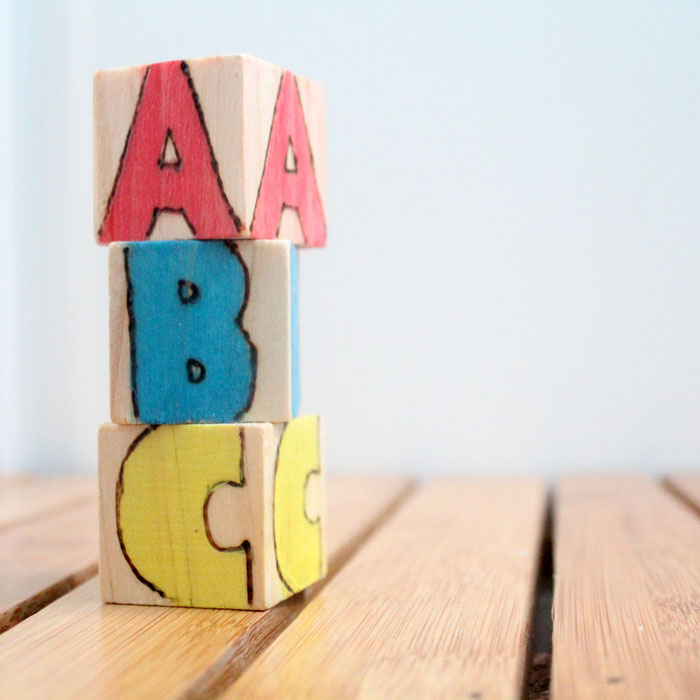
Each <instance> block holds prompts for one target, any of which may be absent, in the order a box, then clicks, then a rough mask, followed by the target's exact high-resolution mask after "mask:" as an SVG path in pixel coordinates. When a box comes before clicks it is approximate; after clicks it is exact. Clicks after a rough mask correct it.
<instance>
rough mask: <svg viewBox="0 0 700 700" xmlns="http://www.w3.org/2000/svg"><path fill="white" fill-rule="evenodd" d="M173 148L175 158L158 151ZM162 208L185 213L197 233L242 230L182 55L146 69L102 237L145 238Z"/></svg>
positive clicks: (213, 235)
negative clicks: (175, 159) (174, 159)
mask: <svg viewBox="0 0 700 700" xmlns="http://www.w3.org/2000/svg"><path fill="white" fill-rule="evenodd" d="M174 144H177V146H176V147H175V146H174ZM174 148H176V150H175V151H174V152H175V153H176V155H177V163H172V162H170V161H168V160H167V159H165V158H163V155H164V154H167V153H168V152H170V151H171V150H173V149H174ZM162 211H167V212H176V213H180V214H182V216H183V217H184V218H185V221H186V222H187V225H188V226H189V228H190V230H191V231H192V234H193V236H194V237H195V238H237V237H239V233H240V228H241V224H240V221H239V219H238V217H237V216H236V215H235V213H234V211H233V207H232V206H231V205H230V204H229V201H228V198H227V197H226V193H225V192H224V189H223V185H222V183H221V178H220V177H219V166H218V164H217V162H216V158H215V157H214V152H213V150H212V147H211V143H210V141H209V134H208V133H207V128H206V125H205V123H204V115H203V114H202V110H201V108H200V106H199V97H198V96H197V93H196V91H195V89H194V85H193V83H192V80H191V78H190V73H189V68H188V66H187V64H186V63H185V62H184V61H182V62H179V61H171V62H168V63H157V64H154V65H152V66H149V67H148V68H147V69H146V73H145V75H144V78H143V83H142V85H141V92H140V94H139V100H138V102H137V104H136V110H135V112H134V117H133V121H132V123H131V128H130V129H129V133H128V135H127V137H126V143H125V145H124V151H123V152H122V156H121V159H120V161H119V168H118V169H117V175H116V177H115V179H114V185H113V186H112V193H111V194H110V197H109V201H108V202H107V210H106V212H105V217H104V220H103V222H102V226H101V227H100V232H99V234H98V236H99V239H100V242H101V243H109V242H111V241H141V240H144V239H147V238H148V237H149V236H150V234H151V231H152V230H153V227H154V226H155V223H156V220H157V218H158V214H159V213H160V212H162Z"/></svg>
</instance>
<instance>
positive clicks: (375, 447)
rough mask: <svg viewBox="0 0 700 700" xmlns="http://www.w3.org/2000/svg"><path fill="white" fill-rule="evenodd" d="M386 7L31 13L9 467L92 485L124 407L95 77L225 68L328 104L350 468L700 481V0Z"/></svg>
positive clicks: (340, 381)
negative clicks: (114, 406)
mask: <svg viewBox="0 0 700 700" xmlns="http://www.w3.org/2000/svg"><path fill="white" fill-rule="evenodd" d="M378 5H380V4H379V3H376V2H371V3H364V4H361V3H356V2H353V3H334V2H323V3H322V2H318V3H313V4H310V3H298V2H278V3H268V2H250V3H242V2H230V1H227V2H197V3H194V2H189V3H182V2H173V1H172V0H162V1H156V2H150V3H145V2H119V3H115V2H106V1H105V2H88V0H84V1H78V0H75V1H73V2H66V3H64V4H60V3H55V2H46V3H43V4H42V3H36V2H35V3H31V2H22V3H19V2H18V3H16V5H15V13H14V18H13V19H12V25H11V29H12V30H13V33H14V47H15V49H14V54H15V64H14V70H13V75H12V78H13V81H14V87H13V88H12V91H13V94H14V106H13V110H14V111H13V113H12V116H13V118H14V120H15V129H16V130H15V132H14V134H13V143H14V146H13V148H14V162H13V164H12V173H13V181H14V184H15V186H16V196H15V197H14V199H13V202H14V211H15V223H14V230H15V231H16V234H15V238H14V242H15V246H16V254H15V255H14V256H13V260H14V261H15V264H14V267H13V269H14V270H15V272H16V274H17V275H18V278H19V280H18V282H17V284H16V285H15V286H13V288H14V290H15V297H16V304H15V305H13V308H15V309H16V314H15V316H14V320H13V322H12V323H10V324H9V325H7V326H6V327H9V328H13V331H12V333H10V334H8V333H5V332H4V333H3V344H4V350H3V353H4V354H3V357H4V356H5V354H7V347H8V342H7V337H6V336H10V338H14V339H15V340H16V343H13V347H15V348H17V350H18V353H17V356H16V357H17V363H18V371H17V372H13V373H12V377H14V381H11V382H10V380H6V379H3V383H5V382H6V381H7V382H8V385H9V384H10V383H11V384H12V387H11V388H10V389H11V390H12V391H14V392H15V395H16V396H17V401H16V410H10V409H8V408H3V411H4V412H5V415H4V419H3V422H2V431H3V437H2V441H1V442H3V443H5V444H7V445H12V444H14V455H15V456H14V457H12V459H8V458H7V457H5V463H4V465H3V467H4V468H5V469H8V468H10V467H15V466H21V467H23V468H30V467H33V468H46V469H59V468H68V467H75V468H83V469H92V468H94V456H93V455H94V445H95V431H96V427H97V424H98V423H99V422H100V421H101V420H106V419H107V416H108V388H107V357H106V348H107V337H106V336H107V325H106V251H104V250H101V249H98V248H97V247H96V246H94V245H93V244H92V242H91V230H92V224H91V222H92V219H91V206H92V205H91V167H92V164H91V156H90V150H91V115H90V99H91V96H90V95H91V93H90V91H91V85H90V79H91V74H92V72H93V71H94V70H95V69H97V68H101V67H108V66H114V65H126V64H132V63H144V62H148V61H152V60H163V59H169V58H181V57H190V56H197V55H206V54H215V53H224V52H228V53H231V52H247V53H251V54H253V55H256V56H259V57H262V58H265V59H268V60H271V61H274V62H278V63H281V64H283V65H285V66H287V67H289V68H292V69H293V70H296V71H298V72H301V73H304V74H307V75H309V76H312V77H314V78H317V79H319V80H321V81H322V82H323V83H325V85H326V88H327V97H328V114H329V128H328V137H329V148H328V156H329V192H330V205H329V212H328V221H329V246H328V248H327V249H326V250H325V251H305V252H304V253H303V254H302V255H301V324H302V335H301V350H302V385H303V390H302V395H303V400H302V409H303V410H305V411H309V412H310V411H318V412H320V413H322V414H323V416H324V418H325V419H326V421H325V422H326V428H327V440H326V445H327V453H328V456H329V461H330V466H331V469H336V470H351V469H357V470H367V469H376V470H393V471H398V470H410V471H413V472H415V473H423V474H425V473H427V472H429V471H433V470H439V471H445V470H450V471H463V470H470V471H487V470H488V471H491V470H499V471H520V470H529V471H534V470H537V471H541V472H544V473H548V474H552V473H554V472H555V471H557V470H559V469H564V468H566V469H569V468H588V467H604V466H613V467H638V468H642V469H649V470H660V469H664V468H668V467H673V468H686V467H691V466H694V465H696V464H700V42H699V41H698V37H699V36H700V4H698V3H696V2H677V3H653V4H652V3H644V2H639V1H637V2H622V3H614V4H613V3H604V2H566V3H557V2H549V3H537V2H534V3H532V2H528V3H524V2H517V3H516V2H513V3H487V2H480V3H470V4H467V3H436V2H430V3H427V2H426V3H407V2H385V3H381V5H380V7H378ZM6 142H7V138H6V137H5V143H6ZM3 269H5V268H4V267H3ZM13 324H14V325H13ZM3 376H4V375H3ZM4 389H5V387H4V386H3V390H4ZM8 390H9V389H8ZM13 405H15V404H14V403H13ZM10 432H11V437H8V436H10ZM3 449H5V450H7V448H3ZM8 454H9V453H8ZM17 455H19V457H17Z"/></svg>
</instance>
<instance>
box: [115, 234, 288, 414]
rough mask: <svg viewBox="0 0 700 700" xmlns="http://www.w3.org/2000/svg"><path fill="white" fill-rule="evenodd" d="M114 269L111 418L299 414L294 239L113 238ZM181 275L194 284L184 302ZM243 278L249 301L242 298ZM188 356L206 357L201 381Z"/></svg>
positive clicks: (246, 298) (203, 358)
mask: <svg viewBox="0 0 700 700" xmlns="http://www.w3.org/2000/svg"><path fill="white" fill-rule="evenodd" d="M127 261H128V262H127ZM108 265H109V367H110V413H111V418H112V421H113V422H114V423H119V424H121V423H144V424H151V423H158V424H161V423H174V424H178V423H222V422H223V423H234V422H239V421H245V422H253V421H269V422H284V421H288V420H290V419H291V418H292V417H293V416H294V415H295V414H296V411H297V404H298V394H299V386H298V384H299V382H298V372H297V371H296V368H297V367H298V343H297V342H296V338H297V329H298V321H297V319H298V311H297V297H298V293H297V292H298V280H297V277H298V275H297V269H298V262H297V251H296V249H295V247H294V246H292V245H291V244H290V243H289V242H287V241H239V242H238V243H237V244H236V245H235V247H231V246H230V245H229V244H224V243H221V242H213V243H212V242H207V243H202V242H200V241H188V242H183V241H178V242H174V243H173V242H167V241H166V242H160V243H153V244H151V245H144V244H133V243H132V244H128V243H123V244H120V243H114V244H112V245H110V247H109V261H108ZM127 266H128V268H129V269H130V273H129V275H127ZM154 268H155V269H154ZM139 271H140V272H139ZM182 278H187V281H188V282H190V283H194V284H195V285H196V288H197V294H198V296H197V297H196V298H195V299H196V301H195V302H194V303H192V304H189V303H182V302H181V300H180V299H178V294H179V292H180V288H179V285H178V282H179V281H182ZM244 279H245V287H246V290H247V291H246V297H245V300H243V297H237V296H236V295H237V294H238V293H240V291H241V290H242V289H243V287H244V282H243V280H244ZM236 290H239V291H238V292H237V291H236ZM234 299H235V300H237V301H235V302H234ZM242 303H244V305H245V306H244V308H243V309H242V307H241V305H240V304H242ZM231 304H233V306H231ZM241 309H242V318H241V319H240V321H238V320H237V315H238V313H239V312H240V311H241ZM223 319H228V323H223ZM238 323H240V327H239V325H238ZM243 333H245V336H243ZM154 339H155V341H156V344H155V346H154V345H153V340H154ZM248 353H251V354H250V355H249V354H248ZM188 356H190V357H198V358H200V359H202V360H204V364H205V368H206V378H205V380H204V382H203V383H202V384H198V385H197V386H196V387H193V384H192V383H191V382H189V381H188V379H187V374H186V371H185V360H186V358H187V357H188ZM144 359H146V360H147V363H144ZM209 360H212V364H210V363H209ZM251 362H252V363H253V365H254V368H255V369H254V370H253V369H252V368H251ZM146 364H147V365H148V366H146ZM137 367H138V373H137V374H134V370H135V368H137ZM137 378H138V381H137ZM234 389H235V390H234Z"/></svg>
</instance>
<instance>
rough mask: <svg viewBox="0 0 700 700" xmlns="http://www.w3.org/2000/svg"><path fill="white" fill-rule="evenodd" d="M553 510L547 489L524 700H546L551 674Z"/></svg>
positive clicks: (552, 498) (550, 494) (550, 496)
mask: <svg viewBox="0 0 700 700" xmlns="http://www.w3.org/2000/svg"><path fill="white" fill-rule="evenodd" d="M553 511H554V494H553V493H552V491H551V490H550V492H549V497H548V499H547V512H546V515H545V525H544V529H543V535H542V549H541V552H540V564H539V571H538V574H537V587H536V590H535V600H534V605H533V614H532V623H531V630H532V632H531V649H530V654H529V655H528V666H527V668H528V675H527V679H526V680H527V685H526V688H525V694H524V697H525V698H526V699H527V700H548V698H549V681H550V676H551V671H552V632H553V624H552V602H553V600H554V569H553V547H552V536H553V535H552V530H553V528H552V518H553Z"/></svg>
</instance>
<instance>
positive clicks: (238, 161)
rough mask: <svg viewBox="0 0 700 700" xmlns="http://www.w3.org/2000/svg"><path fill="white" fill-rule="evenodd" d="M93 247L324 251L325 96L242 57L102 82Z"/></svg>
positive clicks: (160, 66) (131, 72) (143, 70)
mask: <svg viewBox="0 0 700 700" xmlns="http://www.w3.org/2000/svg"><path fill="white" fill-rule="evenodd" d="M94 144H95V146H94V160H95V169H94V170H95V232H96V236H97V241H98V243H111V242H112V241H143V240H148V239H150V240H158V239H180V238H185V239H187V238H198V239H211V238H224V239H235V238H281V239H285V240H289V241H292V242H293V243H295V244H297V245H306V246H323V245H325V241H326V219H325V211H326V124H325V102H324V94H323V88H322V87H321V86H320V85H319V84H317V83H314V82H312V81H310V80H308V79H306V78H302V77H300V76H297V75H294V74H293V73H290V72H289V71H286V70H283V69H281V68H278V67H277V66H274V65H272V64H270V63H266V62H265V61H260V60H258V59H255V58H251V57H250V56H219V57H212V58H199V59H194V60H187V61H170V62H167V63H156V64H153V65H150V66H137V67H133V68H122V69H115V70H106V71H101V72H99V73H97V74H96V75H95V81H94Z"/></svg>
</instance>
